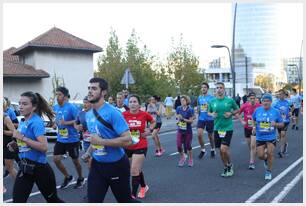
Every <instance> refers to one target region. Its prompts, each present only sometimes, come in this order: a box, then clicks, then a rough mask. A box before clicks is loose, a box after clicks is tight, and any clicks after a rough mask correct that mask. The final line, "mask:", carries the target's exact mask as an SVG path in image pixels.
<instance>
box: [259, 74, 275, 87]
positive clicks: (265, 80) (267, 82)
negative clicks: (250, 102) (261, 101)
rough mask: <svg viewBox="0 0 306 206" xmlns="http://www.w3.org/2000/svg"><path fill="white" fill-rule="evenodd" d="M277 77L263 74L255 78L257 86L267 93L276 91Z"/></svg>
mask: <svg viewBox="0 0 306 206" xmlns="http://www.w3.org/2000/svg"><path fill="white" fill-rule="evenodd" d="M274 82H275V76H274V75H273V74H261V75H258V76H257V77H256V78H255V85H258V86H261V87H262V88H263V89H264V90H265V91H273V90H274Z"/></svg>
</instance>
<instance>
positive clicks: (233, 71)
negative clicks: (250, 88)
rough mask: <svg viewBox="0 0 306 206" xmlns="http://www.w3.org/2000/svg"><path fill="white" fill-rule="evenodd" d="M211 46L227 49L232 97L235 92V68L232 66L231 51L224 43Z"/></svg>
mask: <svg viewBox="0 0 306 206" xmlns="http://www.w3.org/2000/svg"><path fill="white" fill-rule="evenodd" d="M211 48H226V49H227V51H228V56H229V60H230V66H231V74H232V79H233V97H234V96H235V94H236V91H235V84H236V81H235V68H234V66H233V62H232V57H231V52H230V50H229V48H228V47H227V46H225V45H212V46H211Z"/></svg>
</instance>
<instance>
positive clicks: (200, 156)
mask: <svg viewBox="0 0 306 206" xmlns="http://www.w3.org/2000/svg"><path fill="white" fill-rule="evenodd" d="M205 153H206V151H205V152H203V151H202V150H201V152H200V154H199V159H202V158H203V156H204V155H205Z"/></svg>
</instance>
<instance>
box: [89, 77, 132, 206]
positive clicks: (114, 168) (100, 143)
mask: <svg viewBox="0 0 306 206" xmlns="http://www.w3.org/2000/svg"><path fill="white" fill-rule="evenodd" d="M107 89H108V84H107V82H106V81H105V80H104V79H102V78H92V79H90V81H89V87H88V100H89V101H90V102H91V103H92V108H93V109H92V110H90V111H89V112H88V113H87V114H86V122H87V127H88V130H89V133H90V134H91V135H90V143H91V146H90V147H89V148H88V150H90V149H92V148H93V149H94V151H93V153H92V162H91V166H90V171H89V175H88V188H87V196H88V201H89V202H90V203H94V202H103V201H104V197H105V195H106V192H107V190H108V188H109V187H111V190H112V192H113V194H114V196H115V198H116V200H117V202H120V203H123V202H138V201H137V200H134V199H133V198H132V197H131V188H130V163H129V160H128V158H127V157H126V155H125V153H124V149H123V147H127V146H129V145H130V144H131V143H132V138H131V133H130V130H129V127H128V125H127V123H126V121H125V120H124V118H123V116H122V115H121V113H120V112H119V111H118V110H117V109H115V108H114V107H112V106H111V105H109V104H106V103H105V100H104V97H105V95H106V94H107Z"/></svg>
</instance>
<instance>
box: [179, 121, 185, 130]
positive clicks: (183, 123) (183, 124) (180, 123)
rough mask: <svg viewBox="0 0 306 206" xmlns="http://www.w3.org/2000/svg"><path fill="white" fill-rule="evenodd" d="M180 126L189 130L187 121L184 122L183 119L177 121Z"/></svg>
mask: <svg viewBox="0 0 306 206" xmlns="http://www.w3.org/2000/svg"><path fill="white" fill-rule="evenodd" d="M177 125H178V127H179V128H180V129H181V130H187V123H186V122H182V121H179V122H178V123H177Z"/></svg>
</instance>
